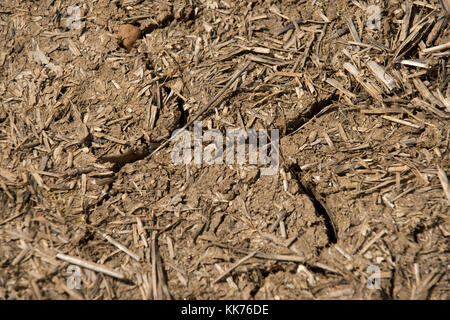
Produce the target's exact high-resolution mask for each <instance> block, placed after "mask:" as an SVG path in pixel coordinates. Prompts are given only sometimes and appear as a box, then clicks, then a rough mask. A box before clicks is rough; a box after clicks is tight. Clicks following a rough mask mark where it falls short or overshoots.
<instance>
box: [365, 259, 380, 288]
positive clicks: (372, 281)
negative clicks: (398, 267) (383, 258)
mask: <svg viewBox="0 0 450 320" xmlns="http://www.w3.org/2000/svg"><path fill="white" fill-rule="evenodd" d="M366 271H367V273H368V274H370V276H369V277H368V278H367V281H366V286H367V289H370V290H380V289H381V270H380V267H379V266H377V265H375V264H371V265H370V266H368V267H367V270H366Z"/></svg>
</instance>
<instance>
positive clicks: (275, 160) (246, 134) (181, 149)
mask: <svg viewBox="0 0 450 320" xmlns="http://www.w3.org/2000/svg"><path fill="white" fill-rule="evenodd" d="M224 138H225V159H224ZM268 138H269V135H268V132H267V130H255V129H247V130H244V129H227V130H226V135H225V137H224V136H223V134H222V132H220V131H219V130H216V129H211V130H207V131H206V132H205V133H204V134H203V129H202V122H201V121H195V122H194V136H193V139H192V133H191V132H189V131H187V130H186V129H178V130H175V131H174V132H173V134H172V137H171V140H180V141H178V143H177V144H176V145H175V146H174V148H173V149H172V161H173V163H174V164H190V163H192V162H193V163H194V164H202V163H204V164H224V163H225V164H239V165H244V164H246V163H248V164H250V165H258V166H262V167H261V169H260V170H261V174H262V175H273V174H277V173H278V167H279V154H280V153H279V146H280V136H279V130H278V129H272V130H270V141H268ZM235 141H236V148H235ZM247 141H248V143H247ZM192 142H193V154H192ZM204 142H211V143H210V144H208V145H207V146H206V147H203V143H204ZM247 145H248V162H247V161H246V160H247V157H246V154H247V152H246V149H247V147H246V146H247ZM235 150H236V151H235Z"/></svg>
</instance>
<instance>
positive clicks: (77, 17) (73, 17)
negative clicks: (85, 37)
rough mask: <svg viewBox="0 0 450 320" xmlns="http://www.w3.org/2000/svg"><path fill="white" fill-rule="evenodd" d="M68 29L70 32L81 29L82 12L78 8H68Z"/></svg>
mask: <svg viewBox="0 0 450 320" xmlns="http://www.w3.org/2000/svg"><path fill="white" fill-rule="evenodd" d="M67 14H68V15H69V16H68V17H67V20H66V22H67V28H68V29H70V30H74V29H75V30H78V29H81V10H80V7H78V6H70V7H68V8H67Z"/></svg>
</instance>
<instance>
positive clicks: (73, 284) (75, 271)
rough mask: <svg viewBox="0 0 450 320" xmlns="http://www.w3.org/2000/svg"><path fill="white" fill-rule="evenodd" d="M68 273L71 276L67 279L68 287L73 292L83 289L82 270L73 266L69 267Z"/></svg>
mask: <svg viewBox="0 0 450 320" xmlns="http://www.w3.org/2000/svg"><path fill="white" fill-rule="evenodd" d="M67 273H69V274H70V276H69V277H68V278H67V287H68V288H69V289H71V290H73V289H81V269H80V267H79V266H76V265H73V264H71V265H70V266H68V267H67Z"/></svg>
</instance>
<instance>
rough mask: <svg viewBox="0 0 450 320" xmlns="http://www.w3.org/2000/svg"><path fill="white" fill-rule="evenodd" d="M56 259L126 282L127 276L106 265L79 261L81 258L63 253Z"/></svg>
mask: <svg viewBox="0 0 450 320" xmlns="http://www.w3.org/2000/svg"><path fill="white" fill-rule="evenodd" d="M56 257H57V258H58V259H61V260H64V261H66V262H69V263H73V264H76V265H78V266H80V267H83V268H87V269H90V270H94V271H97V272H101V273H104V274H106V275H108V276H111V277H113V278H117V279H121V280H125V279H126V278H125V276H124V275H123V274H122V273H120V272H117V271H115V270H113V269H111V268H108V267H106V266H104V265H101V264H98V263H94V262H90V261H86V260H82V259H79V258H76V257H72V256H68V255H66V254H63V253H58V254H57V255H56Z"/></svg>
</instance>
